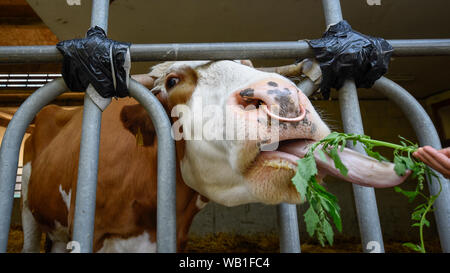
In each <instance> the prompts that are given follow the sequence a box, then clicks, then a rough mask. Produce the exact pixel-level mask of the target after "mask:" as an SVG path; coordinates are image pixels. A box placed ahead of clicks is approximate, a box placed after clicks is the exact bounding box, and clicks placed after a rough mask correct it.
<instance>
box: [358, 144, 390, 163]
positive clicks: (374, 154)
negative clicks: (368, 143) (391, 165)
mask: <svg viewBox="0 0 450 273" xmlns="http://www.w3.org/2000/svg"><path fill="white" fill-rule="evenodd" d="M364 151H366V153H367V155H368V156H370V157H373V158H375V159H376V160H378V161H380V162H381V161H389V160H388V159H387V158H386V157H384V156H382V155H381V154H380V153H379V152H374V151H372V150H370V149H369V148H368V147H364Z"/></svg>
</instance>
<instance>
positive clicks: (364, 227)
mask: <svg viewBox="0 0 450 273" xmlns="http://www.w3.org/2000/svg"><path fill="white" fill-rule="evenodd" d="M322 3H323V8H324V12H325V22H326V25H327V27H328V26H330V25H333V24H337V23H339V22H340V21H342V19H343V18H342V11H341V4H340V1H339V0H322ZM339 105H340V109H341V116H342V123H343V127H344V132H346V133H356V134H364V129H363V125H362V119H361V112H360V110H359V102H358V94H357V90H356V86H355V83H354V81H353V80H347V81H346V82H345V83H344V86H343V87H342V88H341V90H339ZM352 148H353V149H354V150H356V151H358V152H359V153H365V152H364V149H363V148H362V147H361V146H358V145H357V146H356V147H352ZM353 192H354V195H355V206H356V212H357V215H358V223H359V229H360V233H361V241H362V248H363V251H364V252H368V251H370V250H371V249H368V244H369V243H370V242H375V244H377V250H380V252H384V244H383V236H382V233H381V225H380V219H379V216H378V208H377V203H376V199H375V191H374V189H373V188H370V187H362V186H359V185H355V184H354V185H353ZM370 244H371V245H372V244H373V243H370Z"/></svg>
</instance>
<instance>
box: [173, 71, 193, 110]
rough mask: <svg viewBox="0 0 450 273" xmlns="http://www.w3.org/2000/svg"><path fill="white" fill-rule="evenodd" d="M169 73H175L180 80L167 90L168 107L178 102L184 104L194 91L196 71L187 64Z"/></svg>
mask: <svg viewBox="0 0 450 273" xmlns="http://www.w3.org/2000/svg"><path fill="white" fill-rule="evenodd" d="M171 74H175V75H176V76H177V77H178V78H179V79H180V82H179V83H178V84H177V85H175V87H173V88H172V89H170V90H167V92H168V106H169V109H172V108H173V107H174V106H175V105H178V104H186V103H187V102H188V101H189V99H190V98H191V96H192V93H194V90H195V87H196V86H197V80H198V76H197V72H195V70H194V69H192V68H191V67H188V66H186V67H182V68H180V69H179V70H178V71H176V72H174V73H171Z"/></svg>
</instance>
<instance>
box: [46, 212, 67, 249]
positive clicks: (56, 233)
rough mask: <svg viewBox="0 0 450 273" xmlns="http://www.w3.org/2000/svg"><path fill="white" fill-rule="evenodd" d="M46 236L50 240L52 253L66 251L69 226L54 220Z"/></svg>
mask: <svg viewBox="0 0 450 273" xmlns="http://www.w3.org/2000/svg"><path fill="white" fill-rule="evenodd" d="M48 236H49V237H50V239H51V240H52V250H51V252H54V253H63V252H67V249H66V244H67V243H68V242H69V241H70V234H69V228H68V227H66V226H63V225H61V223H60V222H58V221H56V220H55V225H54V228H53V230H52V231H51V232H49V233H48Z"/></svg>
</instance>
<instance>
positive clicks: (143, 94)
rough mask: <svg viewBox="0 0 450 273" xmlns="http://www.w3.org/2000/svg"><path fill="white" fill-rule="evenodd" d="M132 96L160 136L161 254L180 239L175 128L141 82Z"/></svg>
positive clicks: (158, 239) (158, 237)
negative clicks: (143, 109)
mask: <svg viewBox="0 0 450 273" xmlns="http://www.w3.org/2000/svg"><path fill="white" fill-rule="evenodd" d="M129 91H130V96H132V97H133V98H135V99H136V100H137V101H138V102H139V103H140V104H142V106H143V107H144V108H145V109H146V110H147V112H148V113H149V114H150V117H151V119H152V122H153V124H154V125H155V129H156V136H157V137H158V176H157V178H158V190H157V213H156V242H157V248H156V250H157V252H158V253H175V252H176V250H177V238H176V227H177V226H176V220H177V218H176V173H175V170H176V157H175V141H174V139H173V138H172V127H171V123H170V120H169V117H168V116H167V114H166V112H165V110H164V108H163V106H162V105H161V103H160V102H159V101H158V99H157V98H156V97H155V96H154V95H153V94H152V93H151V92H149V91H148V89H147V88H145V87H144V86H142V85H141V84H139V83H138V82H136V81H134V80H131V81H130V86H129Z"/></svg>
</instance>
